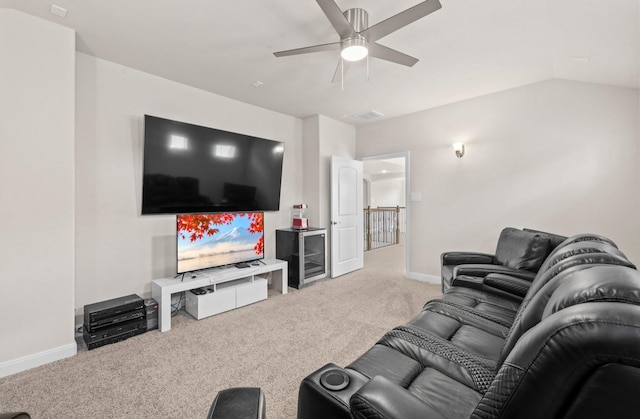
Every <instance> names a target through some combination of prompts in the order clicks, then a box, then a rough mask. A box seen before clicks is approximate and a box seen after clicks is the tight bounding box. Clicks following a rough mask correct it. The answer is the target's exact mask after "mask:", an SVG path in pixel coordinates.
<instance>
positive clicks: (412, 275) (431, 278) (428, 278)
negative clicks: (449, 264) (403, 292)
mask: <svg viewBox="0 0 640 419" xmlns="http://www.w3.org/2000/svg"><path fill="white" fill-rule="evenodd" d="M407 278H409V279H415V280H417V281H423V282H428V283H430V284H440V283H441V282H442V281H441V278H440V277H439V276H437V275H427V274H421V273H418V272H409V274H408V275H407Z"/></svg>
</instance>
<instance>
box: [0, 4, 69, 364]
mask: <svg viewBox="0 0 640 419" xmlns="http://www.w3.org/2000/svg"><path fill="white" fill-rule="evenodd" d="M74 50H75V33H74V31H73V30H70V29H67V28H64V27H61V26H57V25H54V24H52V23H49V22H46V21H43V20H41V19H38V18H34V17H31V16H28V15H26V14H23V13H21V12H17V11H15V10H10V9H0V62H1V63H2V64H0V92H2V93H1V96H2V99H0V117H1V119H2V122H1V123H0V202H1V203H2V205H0V255H2V256H1V257H2V262H1V263H0V278H1V279H0V294H2V297H3V298H2V304H0V336H1V339H2V344H1V345H0V377H2V376H4V375H8V374H12V373H14V372H17V371H20V370H23V369H27V368H31V367H35V366H37V365H41V364H43V363H46V362H50V361H53V360H56V359H60V358H64V357H67V356H72V355H74V354H75V353H76V343H75V340H74V316H73V306H74V290H73V286H74V234H73V218H74V196H73V193H74V186H73V185H74V168H73V153H74V93H73V92H74V54H75V52H74Z"/></svg>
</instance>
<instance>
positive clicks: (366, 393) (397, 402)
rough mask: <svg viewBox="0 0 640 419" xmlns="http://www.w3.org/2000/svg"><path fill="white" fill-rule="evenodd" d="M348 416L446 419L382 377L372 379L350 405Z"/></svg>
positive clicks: (388, 418) (382, 418)
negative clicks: (350, 414) (349, 414)
mask: <svg viewBox="0 0 640 419" xmlns="http://www.w3.org/2000/svg"><path fill="white" fill-rule="evenodd" d="M349 405H350V407H351V413H352V414H353V416H354V417H357V418H362V419H369V418H372V419H391V418H398V419H407V418H424V419H446V416H444V415H442V414H441V413H440V412H438V411H436V410H434V409H433V407H431V406H429V405H428V404H426V403H425V402H423V401H422V400H420V399H418V398H417V397H416V396H414V395H413V394H411V393H410V392H409V391H408V390H407V389H405V388H403V387H400V386H399V385H397V384H395V383H392V382H391V381H389V380H388V379H387V378H385V377H383V376H376V377H373V379H372V380H371V381H369V382H368V383H367V384H365V385H364V386H363V387H362V388H361V389H360V390H358V391H357V392H356V393H355V394H354V395H353V396H351V399H350V401H349Z"/></svg>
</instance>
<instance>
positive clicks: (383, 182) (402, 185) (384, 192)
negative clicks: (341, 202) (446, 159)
mask: <svg viewBox="0 0 640 419" xmlns="http://www.w3.org/2000/svg"><path fill="white" fill-rule="evenodd" d="M359 160H361V161H362V162H363V173H364V176H363V177H364V180H363V217H365V214H366V213H367V209H368V208H369V209H372V210H371V211H372V212H375V213H378V214H379V215H380V216H382V217H383V218H384V217H386V215H384V214H385V213H389V214H390V217H395V216H397V217H398V221H399V222H398V224H399V225H398V228H399V238H398V239H399V246H402V248H403V249H404V257H403V258H402V259H404V272H405V275H407V274H408V272H410V266H411V265H410V254H411V252H410V244H411V240H410V234H411V229H410V226H409V223H410V219H411V218H410V208H409V205H408V202H409V200H408V191H410V188H409V152H408V151H406V152H399V153H390V154H383V155H377V156H367V157H361V158H359ZM393 213H397V215H394V214H393ZM394 220H395V219H394ZM394 222H395V221H394ZM381 228H382V229H383V230H387V229H388V227H387V225H384V227H382V226H381ZM393 234H395V233H393ZM393 234H392V235H393ZM378 237H381V238H379V239H378V240H377V242H378V243H374V246H379V245H380V243H379V242H383V243H382V246H384V245H385V244H386V243H384V242H388V238H387V237H389V235H388V234H386V233H383V235H382V236H378ZM363 239H364V240H367V237H365V238H363ZM372 242H374V240H372ZM366 245H367V244H366V243H365V246H366ZM374 248H377V247H374ZM400 263H402V262H400Z"/></svg>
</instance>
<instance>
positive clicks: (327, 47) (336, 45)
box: [273, 42, 340, 57]
mask: <svg viewBox="0 0 640 419" xmlns="http://www.w3.org/2000/svg"><path fill="white" fill-rule="evenodd" d="M339 49H340V42H332V43H330V44H321V45H314V46H311V47H304V48H296V49H289V50H286V51H278V52H274V53H273V55H275V56H276V57H287V56H289V55H300V54H309V53H311V52H321V51H337V50H339Z"/></svg>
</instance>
